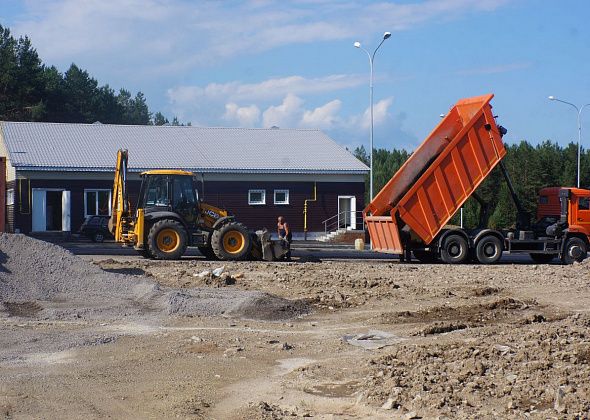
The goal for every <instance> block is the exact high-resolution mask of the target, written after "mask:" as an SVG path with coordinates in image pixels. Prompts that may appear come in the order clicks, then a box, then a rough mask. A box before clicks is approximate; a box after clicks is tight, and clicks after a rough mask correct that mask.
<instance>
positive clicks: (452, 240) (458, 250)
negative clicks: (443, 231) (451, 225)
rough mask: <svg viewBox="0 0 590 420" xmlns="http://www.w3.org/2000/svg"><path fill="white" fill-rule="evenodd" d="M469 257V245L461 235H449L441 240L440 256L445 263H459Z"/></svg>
mask: <svg viewBox="0 0 590 420" xmlns="http://www.w3.org/2000/svg"><path fill="white" fill-rule="evenodd" d="M468 257H469V245H468V244H467V240H466V239H465V238H464V237H463V236H461V235H449V236H447V237H446V238H445V240H444V241H443V246H442V248H441V250H440V258H441V260H443V262H445V263H447V264H461V263H464V262H465V261H466V260H467V258H468Z"/></svg>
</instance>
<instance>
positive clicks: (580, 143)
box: [548, 96, 590, 188]
mask: <svg viewBox="0 0 590 420" xmlns="http://www.w3.org/2000/svg"><path fill="white" fill-rule="evenodd" d="M548 99H549V100H550V101H557V102H561V103H563V104H566V105H569V106H572V107H574V109H575V110H576V112H577V113H578V183H577V187H578V188H580V154H581V149H582V120H581V116H582V111H583V110H584V108H586V107H587V106H590V104H586V105H582V106H581V107H577V106H576V105H574V104H572V103H571V102H567V101H562V100H561V99H558V98H556V97H555V96H549V98H548Z"/></svg>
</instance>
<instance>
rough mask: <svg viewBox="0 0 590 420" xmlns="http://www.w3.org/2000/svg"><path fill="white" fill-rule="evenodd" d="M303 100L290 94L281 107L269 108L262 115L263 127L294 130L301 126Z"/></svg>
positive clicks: (272, 106)
mask: <svg viewBox="0 0 590 420" xmlns="http://www.w3.org/2000/svg"><path fill="white" fill-rule="evenodd" d="M302 106H303V99H301V98H299V97H298V96H295V95H293V94H292V93H289V94H288V95H287V96H285V99H283V103H281V104H280V105H277V106H274V105H271V106H269V107H268V108H267V109H266V111H264V113H263V114H262V126H263V127H265V128H269V127H273V126H276V127H284V128H292V127H296V126H297V125H298V124H299V121H300V119H301V115H302V114H303V112H304V111H303V108H302Z"/></svg>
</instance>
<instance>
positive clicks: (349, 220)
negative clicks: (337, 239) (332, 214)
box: [338, 195, 356, 229]
mask: <svg viewBox="0 0 590 420" xmlns="http://www.w3.org/2000/svg"><path fill="white" fill-rule="evenodd" d="M338 215H339V216H338V227H339V228H345V229H356V197H355V196H353V195H347V196H338Z"/></svg>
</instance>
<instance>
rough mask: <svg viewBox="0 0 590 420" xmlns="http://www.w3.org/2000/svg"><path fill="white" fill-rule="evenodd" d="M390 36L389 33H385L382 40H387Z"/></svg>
mask: <svg viewBox="0 0 590 420" xmlns="http://www.w3.org/2000/svg"><path fill="white" fill-rule="evenodd" d="M390 36H391V32H385V33H384V34H383V39H384V40H385V39H387V38H389V37H390Z"/></svg>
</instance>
